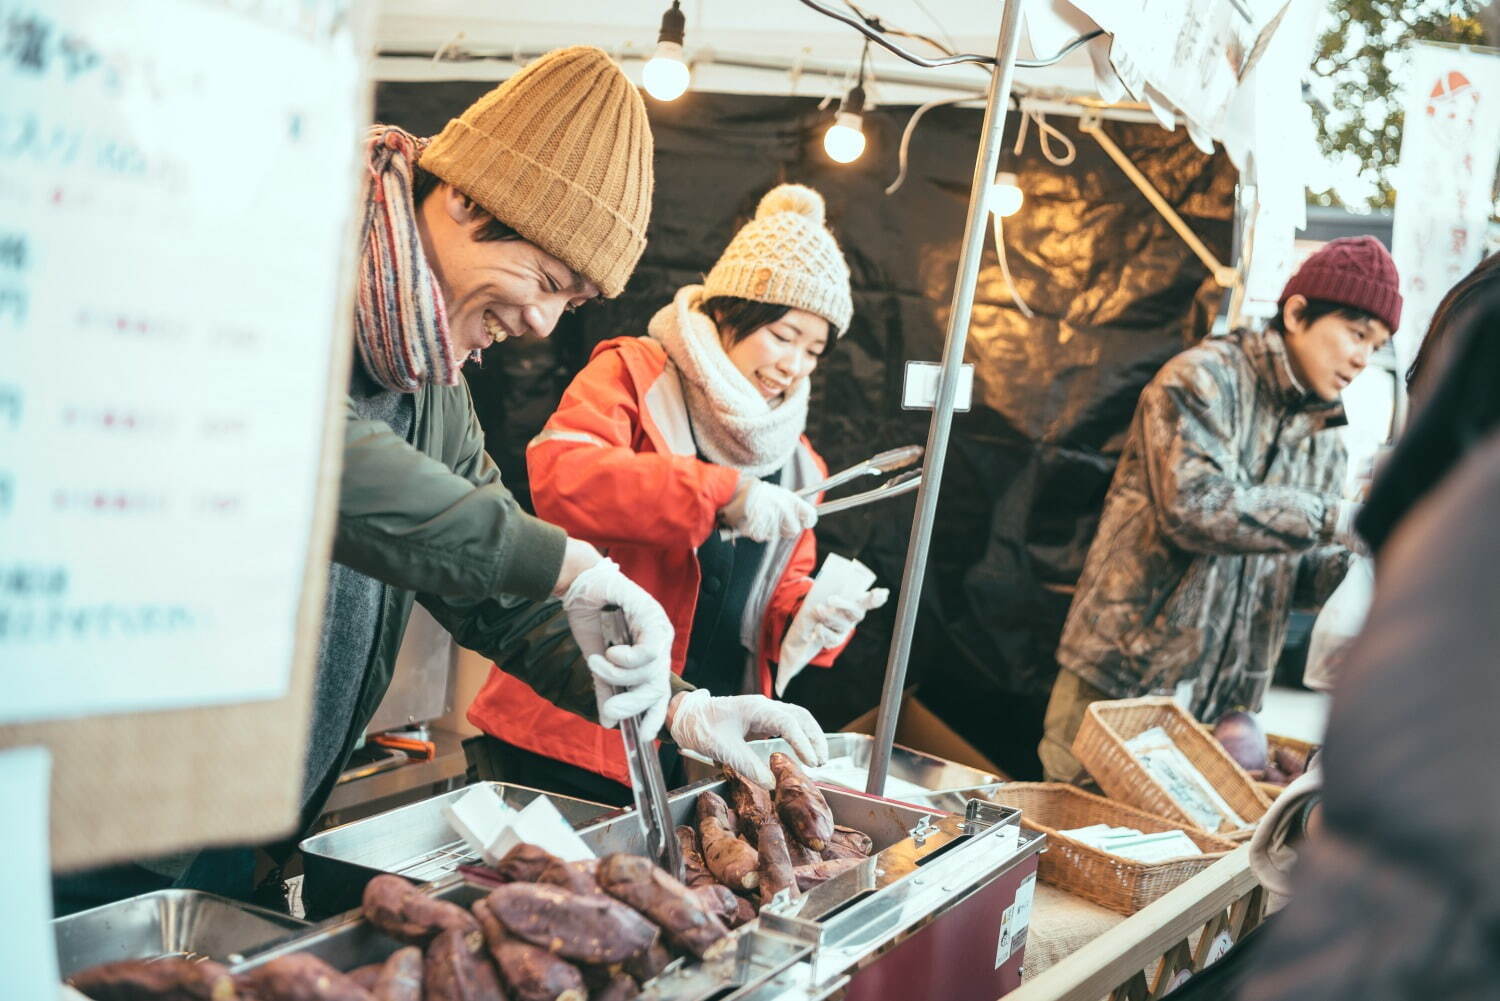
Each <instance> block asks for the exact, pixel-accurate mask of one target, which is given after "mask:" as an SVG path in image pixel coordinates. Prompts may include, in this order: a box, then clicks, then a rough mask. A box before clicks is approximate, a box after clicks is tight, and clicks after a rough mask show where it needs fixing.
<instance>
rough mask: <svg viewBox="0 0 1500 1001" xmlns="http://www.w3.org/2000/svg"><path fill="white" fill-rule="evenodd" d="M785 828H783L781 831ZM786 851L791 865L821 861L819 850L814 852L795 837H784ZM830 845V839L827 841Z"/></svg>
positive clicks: (821, 856) (794, 866)
mask: <svg viewBox="0 0 1500 1001" xmlns="http://www.w3.org/2000/svg"><path fill="white" fill-rule="evenodd" d="M784 830H785V828H783V831H784ZM785 840H786V853H787V856H788V857H789V858H791V860H792V867H793V868H796V867H797V866H799V865H812V864H813V863H814V862H821V861H823V855H822V853H821V852H815V851H813V850H812V849H811V848H809V847H807V846H806V845H804V844H803V843H802V842H800V841H798V840H797V839H796V838H786V839H785ZM828 843H829V844H830V845H832V844H833V842H832V841H830V842H828ZM825 850H826V849H825Z"/></svg>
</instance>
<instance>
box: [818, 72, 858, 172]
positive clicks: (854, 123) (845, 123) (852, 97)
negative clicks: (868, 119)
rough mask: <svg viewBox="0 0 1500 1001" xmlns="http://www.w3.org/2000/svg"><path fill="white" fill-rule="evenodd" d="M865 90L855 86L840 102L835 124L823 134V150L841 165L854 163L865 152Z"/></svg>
mask: <svg viewBox="0 0 1500 1001" xmlns="http://www.w3.org/2000/svg"><path fill="white" fill-rule="evenodd" d="M864 110H865V88H864V86H863V85H862V84H855V85H854V86H853V87H852V88H850V90H849V93H848V94H845V95H844V99H843V100H842V101H840V102H839V110H838V114H836V115H834V117H833V124H832V125H830V126H829V127H828V131H827V132H825V133H823V149H824V150H825V151H826V152H827V153H828V155H829V157H831V158H832V159H834V160H836V161H838V162H839V163H853V162H854V161H855V160H858V159H859V157H860V154H861V153H863V152H864V151H865V132H864Z"/></svg>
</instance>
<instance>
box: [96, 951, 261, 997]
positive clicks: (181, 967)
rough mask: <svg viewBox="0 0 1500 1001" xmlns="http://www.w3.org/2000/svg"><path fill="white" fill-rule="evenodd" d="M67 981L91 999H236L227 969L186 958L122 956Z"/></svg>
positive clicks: (236, 994)
mask: <svg viewBox="0 0 1500 1001" xmlns="http://www.w3.org/2000/svg"><path fill="white" fill-rule="evenodd" d="M68 983H69V984H71V985H72V986H73V987H75V988H76V989H77V990H78V991H79V992H80V993H82V994H85V995H87V996H88V997H91V998H93V999H94V1001H237V999H238V998H239V996H240V995H239V992H238V990H237V989H236V987H235V981H234V978H233V977H231V976H230V975H229V971H228V970H227V969H225V968H224V967H223V966H221V965H220V964H218V963H215V962H203V963H194V962H191V961H189V960H186V959H159V960H144V959H123V960H120V961H118V962H114V963H101V964H99V965H98V966H91V967H89V968H88V969H86V970H80V971H79V972H77V973H75V974H73V975H72V976H71V977H69V978H68Z"/></svg>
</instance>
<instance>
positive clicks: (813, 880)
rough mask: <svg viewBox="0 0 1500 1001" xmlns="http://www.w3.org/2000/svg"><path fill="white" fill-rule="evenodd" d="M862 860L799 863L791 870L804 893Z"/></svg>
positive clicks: (846, 859) (839, 859) (848, 859)
mask: <svg viewBox="0 0 1500 1001" xmlns="http://www.w3.org/2000/svg"><path fill="white" fill-rule="evenodd" d="M863 861H864V859H858V858H838V859H828V860H825V861H822V862H814V863H812V864H811V865H799V866H797V867H796V868H795V869H793V870H792V875H793V877H794V878H795V879H796V880H797V889H799V890H801V891H802V892H803V893H806V892H807V891H808V890H811V889H812V888H813V887H815V886H817V885H818V884H819V883H826V882H828V881H829V880H830V879H832V878H833V877H835V876H837V875H838V874H839V873H841V872H845V871H847V870H849V869H853V868H854V867H855V866H857V865H859V864H860V863H861V862H863Z"/></svg>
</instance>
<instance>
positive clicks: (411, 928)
mask: <svg viewBox="0 0 1500 1001" xmlns="http://www.w3.org/2000/svg"><path fill="white" fill-rule="evenodd" d="M364 913H365V918H366V919H367V920H368V921H369V922H370V924H372V925H374V926H375V927H376V928H378V929H380V930H381V931H382V932H384V933H385V934H387V935H389V936H390V937H391V938H394V939H396V940H397V941H398V942H405V943H407V944H409V945H426V944H427V943H428V942H431V941H432V940H433V939H434V938H436V937H437V935H438V933H439V932H443V931H446V930H448V929H450V928H453V929H457V930H459V931H464V932H471V931H478V930H479V926H478V925H476V924H475V923H474V916H473V915H472V914H470V913H469V912H468V911H466V910H464V909H463V908H462V907H459V906H458V905H457V904H451V903H449V902H448V901H446V900H439V899H437V898H436V897H432V896H428V895H427V894H425V893H422V892H420V891H419V890H418V889H417V888H416V887H415V886H413V885H412V884H411V883H408V882H407V881H406V880H404V879H402V878H401V877H400V876H392V875H389V874H382V875H379V876H376V877H375V878H374V879H372V880H370V881H369V882H368V883H366V884H365V894H364Z"/></svg>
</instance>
